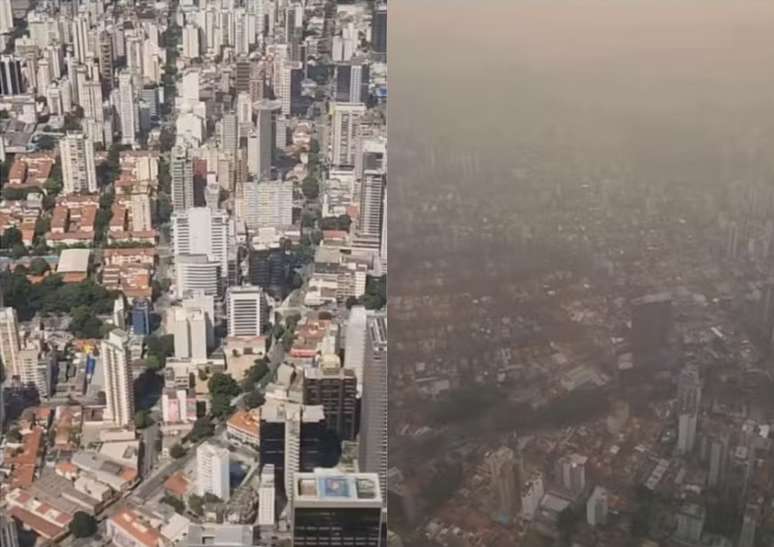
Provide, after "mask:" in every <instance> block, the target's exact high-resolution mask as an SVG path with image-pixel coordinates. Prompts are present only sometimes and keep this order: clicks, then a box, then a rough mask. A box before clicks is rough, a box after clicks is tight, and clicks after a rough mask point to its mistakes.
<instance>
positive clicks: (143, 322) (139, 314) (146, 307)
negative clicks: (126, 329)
mask: <svg viewBox="0 0 774 547" xmlns="http://www.w3.org/2000/svg"><path fill="white" fill-rule="evenodd" d="M150 308H151V305H150V302H149V301H148V300H147V299H146V298H135V299H134V302H133V303H132V332H133V333H134V334H135V335H138V336H148V335H149V334H150V332H151V326H150Z"/></svg>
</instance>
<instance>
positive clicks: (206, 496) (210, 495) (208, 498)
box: [204, 492, 223, 503]
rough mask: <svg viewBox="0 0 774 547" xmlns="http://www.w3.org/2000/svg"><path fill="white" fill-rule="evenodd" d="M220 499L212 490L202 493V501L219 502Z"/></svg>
mask: <svg viewBox="0 0 774 547" xmlns="http://www.w3.org/2000/svg"><path fill="white" fill-rule="evenodd" d="M222 501H223V500H221V499H220V498H219V497H218V496H216V495H215V494H213V493H212V492H205V493H204V503H221V502H222Z"/></svg>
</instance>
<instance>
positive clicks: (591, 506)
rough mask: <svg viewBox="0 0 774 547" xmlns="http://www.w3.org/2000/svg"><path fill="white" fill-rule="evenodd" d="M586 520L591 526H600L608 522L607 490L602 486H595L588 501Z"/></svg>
mask: <svg viewBox="0 0 774 547" xmlns="http://www.w3.org/2000/svg"><path fill="white" fill-rule="evenodd" d="M586 522H587V523H588V524H589V526H599V525H603V524H605V523H606V522H607V490H605V489H604V488H602V487H601V486H597V487H595V488H594V491H593V492H592V493H591V495H590V496H589V499H588V500H587V501H586Z"/></svg>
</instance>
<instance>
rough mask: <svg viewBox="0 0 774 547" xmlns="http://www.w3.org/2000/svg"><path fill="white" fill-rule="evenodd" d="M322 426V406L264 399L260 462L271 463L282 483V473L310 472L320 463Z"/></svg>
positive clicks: (284, 482) (323, 424) (285, 476)
mask: <svg viewBox="0 0 774 547" xmlns="http://www.w3.org/2000/svg"><path fill="white" fill-rule="evenodd" d="M325 427H326V426H325V414H324V412H323V409H322V407H320V406H307V405H301V404H298V403H293V402H289V401H286V400H280V399H274V398H268V399H267V400H266V403H264V405H263V406H262V407H261V424H260V438H261V447H260V450H261V463H262V464H273V465H274V468H275V470H276V471H277V473H278V474H279V475H280V476H281V478H282V479H283V484H287V481H286V480H285V479H287V478H288V473H287V472H286V470H289V471H290V472H296V471H302V472H309V471H313V470H314V469H315V468H316V467H318V466H319V465H320V463H321V462H320V442H321V439H322V435H323V433H324V431H325Z"/></svg>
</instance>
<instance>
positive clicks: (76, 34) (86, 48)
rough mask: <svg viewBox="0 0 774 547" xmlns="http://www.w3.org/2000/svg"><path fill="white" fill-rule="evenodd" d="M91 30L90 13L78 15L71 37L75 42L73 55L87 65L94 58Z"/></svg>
mask: <svg viewBox="0 0 774 547" xmlns="http://www.w3.org/2000/svg"><path fill="white" fill-rule="evenodd" d="M89 28H91V21H90V18H89V14H88V12H81V13H78V14H77V15H76V16H75V17H74V18H73V21H72V25H71V36H72V41H73V53H74V54H75V59H76V61H78V62H79V63H85V62H86V61H87V60H88V59H90V58H92V55H91V48H90V44H89Z"/></svg>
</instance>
